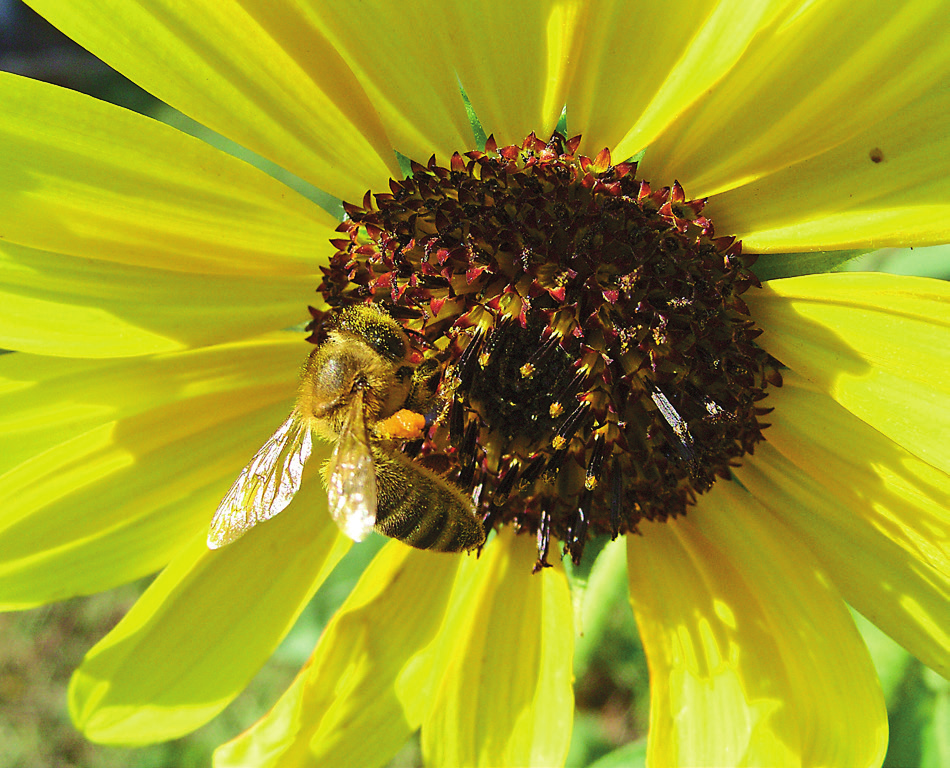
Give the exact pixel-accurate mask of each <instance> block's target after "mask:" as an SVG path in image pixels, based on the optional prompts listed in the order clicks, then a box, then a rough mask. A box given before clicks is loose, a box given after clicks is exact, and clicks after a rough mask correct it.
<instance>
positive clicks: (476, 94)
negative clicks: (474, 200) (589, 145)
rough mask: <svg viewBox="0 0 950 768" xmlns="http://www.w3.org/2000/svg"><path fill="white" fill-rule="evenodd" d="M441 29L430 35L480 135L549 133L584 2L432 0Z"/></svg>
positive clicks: (506, 138) (510, 138)
mask: <svg viewBox="0 0 950 768" xmlns="http://www.w3.org/2000/svg"><path fill="white" fill-rule="evenodd" d="M432 7H433V10H434V15H433V19H432V21H433V23H434V24H435V26H436V29H439V30H440V31H442V32H444V34H440V35H435V36H433V37H432V38H430V39H429V42H430V43H431V44H432V46H433V51H434V55H437V56H439V58H440V59H441V60H442V61H446V62H449V64H450V66H452V67H454V71H455V73H456V75H457V76H458V79H459V82H460V83H461V85H462V88H464V89H465V93H466V94H467V95H468V97H469V99H470V100H471V102H472V107H473V108H474V109H475V114H476V115H478V119H479V121H480V122H481V124H482V127H483V128H484V129H485V133H486V134H494V136H495V138H496V139H497V140H498V145H499V146H504V145H505V144H515V143H517V144H520V143H521V141H522V140H523V139H524V137H525V136H527V135H528V133H529V132H531V131H535V132H536V133H537V135H538V136H541V137H545V138H547V137H548V136H550V135H551V133H552V131H553V130H554V128H555V126H556V125H557V121H558V118H559V117H560V115H561V110H562V109H563V107H564V100H565V94H564V88H565V85H566V81H565V77H566V75H567V71H568V70H569V67H570V63H571V62H570V59H569V57H568V51H569V48H570V45H571V40H572V38H573V35H574V34H575V31H576V18H577V16H578V14H580V13H581V12H582V10H581V9H582V5H581V4H579V3H575V2H567V3H550V2H546V1H545V0H522V1H521V2H517V3H510V2H506V0H479V2H472V3H433V4H432Z"/></svg>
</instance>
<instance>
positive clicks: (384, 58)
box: [308, 0, 475, 162]
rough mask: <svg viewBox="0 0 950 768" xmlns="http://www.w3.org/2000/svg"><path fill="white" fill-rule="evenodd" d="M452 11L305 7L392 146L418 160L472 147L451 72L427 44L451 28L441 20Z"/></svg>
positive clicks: (418, 5)
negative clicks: (342, 61)
mask: <svg viewBox="0 0 950 768" xmlns="http://www.w3.org/2000/svg"><path fill="white" fill-rule="evenodd" d="M443 6H447V7H445V8H444V9H443ZM453 8H454V6H453V5H452V4H445V3H441V2H431V1H430V2H413V3H393V2H390V0H367V2H363V3H361V4H360V5H359V7H358V8H357V7H355V6H354V5H353V3H352V2H351V0H327V1H325V2H320V3H314V4H313V5H312V7H311V8H310V9H308V10H309V12H310V14H311V15H312V21H313V23H314V24H315V25H316V26H317V27H318V28H319V30H320V32H321V34H323V35H324V36H326V38H327V40H329V41H330V43H331V44H332V46H333V47H334V48H335V49H336V50H337V51H339V52H340V56H341V57H342V58H343V59H344V60H345V61H346V64H347V66H348V67H349V68H350V69H351V70H352V72H353V74H354V75H355V76H356V78H357V79H358V80H359V83H360V86H361V87H362V89H363V90H364V91H365V93H366V95H367V97H368V98H369V101H370V102H371V103H372V105H373V108H374V109H375V110H376V112H377V113H378V114H379V116H380V120H381V121H382V124H383V125H384V126H385V129H386V132H387V134H388V135H389V137H390V140H391V142H392V145H393V147H394V148H395V149H397V150H398V151H399V152H400V153H401V154H403V155H405V156H406V157H411V158H413V159H415V160H418V161H420V162H425V161H426V160H428V158H429V157H430V156H431V155H432V154H433V153H437V154H438V155H440V160H441V161H443V162H447V161H448V159H449V157H451V154H452V152H455V151H459V152H464V151H466V150H469V149H474V148H475V146H474V136H473V133H472V125H471V122H470V121H469V118H468V115H467V114H466V111H465V105H464V102H463V101H462V94H461V91H460V90H459V81H458V77H457V75H456V72H455V69H454V68H453V67H452V66H451V64H450V63H449V60H446V59H445V58H443V57H442V56H439V55H438V53H437V52H436V50H434V49H433V46H432V37H433V36H436V35H438V36H442V35H445V34H446V33H449V34H451V32H450V30H451V29H453V28H456V29H458V27H456V26H455V22H453V21H448V22H445V21H443V20H442V14H443V13H445V14H451V13H452V10H453ZM368 22H369V23H368ZM380 30H386V33H385V34H383V35H381V34H380V33H379V32H380ZM461 34H463V35H465V34H467V31H464V32H461ZM421 40H425V43H423V44H421ZM450 50H451V49H450Z"/></svg>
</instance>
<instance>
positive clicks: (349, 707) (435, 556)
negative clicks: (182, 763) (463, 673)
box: [214, 542, 461, 768]
mask: <svg viewBox="0 0 950 768" xmlns="http://www.w3.org/2000/svg"><path fill="white" fill-rule="evenodd" d="M460 562H461V561H460V559H459V558H458V557H452V556H449V555H445V554H442V553H430V552H421V551H419V550H415V549H411V548H410V547H407V546H406V545H405V544H402V543H398V542H393V543H391V544H389V545H388V546H387V547H386V548H384V549H383V550H382V551H381V552H380V553H379V555H377V556H376V558H375V559H374V560H373V562H372V563H371V564H370V566H369V567H368V568H367V569H366V571H365V572H364V574H363V576H362V578H361V579H360V581H359V583H358V584H357V585H356V587H355V588H354V590H353V592H351V593H350V596H349V597H348V598H347V601H346V603H344V605H343V606H342V607H341V608H340V610H339V611H337V613H336V614H335V615H334V617H333V620H332V621H331V622H330V624H329V625H328V626H327V628H326V629H325V630H324V633H323V636H322V637H321V638H320V643H319V645H318V646H317V649H316V651H315V652H314V655H313V657H312V658H311V659H310V661H309V662H308V665H307V667H306V668H305V669H304V670H303V672H301V674H300V676H299V677H298V678H297V680H296V681H295V682H294V684H293V685H292V686H291V688H289V689H288V690H287V691H286V692H285V693H284V695H283V696H282V697H281V699H280V701H278V702H277V704H276V706H275V707H274V709H273V710H271V712H270V713H268V715H267V716H266V717H264V718H263V719H262V720H260V721H259V722H258V723H257V724H255V725H254V727H253V728H251V729H250V730H248V731H246V732H245V733H243V734H242V735H241V736H239V737H238V738H237V739H235V740H234V741H231V742H229V743H228V744H225V745H224V746H222V747H220V748H218V750H217V751H216V752H215V756H214V765H215V766H216V768H225V766H233V767H234V768H243V766H249V765H254V766H257V768H266V766H274V767H275V768H276V766H285V765H300V764H306V763H315V764H320V765H341V766H342V765H345V766H347V767H348V768H370V767H371V766H379V765H383V764H385V763H386V762H387V761H388V760H389V759H390V758H391V757H392V755H393V754H395V753H396V751H397V750H398V749H399V747H401V746H402V744H403V743H404V742H405V741H406V739H407V738H408V737H409V736H410V735H411V734H412V732H413V731H415V730H416V729H417V728H418V727H419V724H420V717H419V714H418V711H419V710H420V709H421V708H422V709H424V708H427V706H430V705H431V702H432V690H431V686H419V685H409V686H406V685H401V684H400V682H399V681H400V679H401V678H402V677H404V676H406V675H412V672H413V669H414V668H418V667H420V666H421V667H422V668H423V669H424V671H425V672H426V673H428V672H431V671H432V669H431V659H430V656H431V653H423V651H424V649H425V648H426V646H427V645H428V644H429V643H430V641H432V639H433V637H434V636H435V635H436V633H437V632H438V631H439V629H440V627H441V625H442V620H443V618H444V616H445V611H446V607H447V605H448V601H449V597H450V595H451V594H452V587H453V584H454V582H455V575H456V571H457V570H458V567H459V565H460ZM440 677H441V676H440V675H437V676H436V677H435V679H436V680H438V679H440ZM400 692H401V693H400ZM403 697H408V698H410V699H413V702H412V703H411V704H410V705H409V706H408V711H407V705H405V704H403V702H402V701H401V698H403ZM420 705H421V706H420ZM410 712H416V713H417V714H416V715H415V716H413V715H411V714H410Z"/></svg>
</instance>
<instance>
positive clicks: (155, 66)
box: [32, 0, 398, 201]
mask: <svg viewBox="0 0 950 768" xmlns="http://www.w3.org/2000/svg"><path fill="white" fill-rule="evenodd" d="M32 6H33V8H34V9H35V10H36V11H38V12H39V13H40V14H41V15H42V16H44V17H45V18H47V19H49V20H50V21H51V22H52V23H53V24H54V25H55V26H56V27H57V28H58V29H60V30H62V31H63V32H64V33H66V35H68V36H69V37H71V38H72V39H73V40H75V41H76V42H78V43H79V44H80V45H81V46H83V47H84V48H86V49H88V50H90V51H92V52H93V53H94V54H95V55H96V56H98V57H99V58H101V59H102V60H103V61H105V62H106V63H107V64H109V65H110V66H112V67H114V68H115V69H117V70H119V71H120V72H121V73H122V74H124V75H125V76H127V77H128V78H129V79H130V80H132V81H133V82H135V83H137V84H138V85H140V86H141V87H142V88H144V89H145V90H146V91H148V92H149V93H152V94H154V95H155V96H157V97H158V98H159V99H161V100H162V101H164V102H165V103H166V104H169V105H171V106H173V107H175V108H176V109H178V110H180V111H181V112H184V113H185V114H186V115H188V116H189V117H192V118H194V119H195V120H197V121H198V122H199V123H202V124H203V125H206V126H208V127H209V128H212V129H214V130H215V131H217V132H218V133H220V134H221V135H222V136H227V137H228V138H230V139H233V140H234V141H236V142H237V143H238V144H241V145H242V146H244V147H247V148H248V149H251V150H253V151H254V152H256V153H257V154H259V155H261V156H263V157H266V158H268V159H270V160H273V161H274V162H276V163H277V164H278V165H280V166H282V167H283V168H286V169H287V170H289V171H292V172H293V173H295V174H296V175H297V176H299V177H301V178H303V179H305V180H307V181H309V182H310V183H311V184H313V185H315V186H317V187H319V188H320V189H323V190H325V191H327V192H329V193H331V194H332V195H335V196H336V197H340V198H344V199H349V200H357V201H358V200H360V199H361V198H362V196H363V193H364V192H365V191H366V189H367V188H369V187H372V188H375V189H380V188H383V187H384V186H385V184H386V182H387V181H388V179H389V177H390V176H391V175H392V174H394V173H397V172H398V165H397V163H396V158H395V156H394V154H393V152H392V149H391V147H390V144H389V141H388V139H387V137H386V133H385V130H384V128H383V126H382V124H381V123H380V120H379V116H378V115H377V114H376V112H375V110H374V109H373V105H372V104H371V103H370V101H369V99H368V98H367V96H366V94H365V93H364V92H363V90H362V89H361V88H360V86H359V83H358V82H357V80H356V78H355V77H354V75H353V73H352V72H351V71H350V69H349V67H348V66H347V64H346V62H345V60H344V59H343V58H342V57H341V56H340V54H338V53H337V52H336V51H335V50H334V49H333V46H332V45H331V41H329V40H328V39H327V38H326V37H324V35H323V34H322V33H321V31H320V28H319V25H318V24H317V23H315V21H314V20H313V18H312V16H311V14H310V12H309V10H308V9H307V8H306V6H305V5H300V4H292V3H272V2H269V1H268V0H250V1H248V2H242V3H237V2H222V0H192V1H191V2H189V3H188V4H187V5H182V4H180V3H178V2H174V0H140V1H138V2H129V1H128V0H102V1H99V0H96V2H93V1H92V0H76V1H75V2H74V1H73V0H70V2H62V0H35V1H34V2H33V3H32Z"/></svg>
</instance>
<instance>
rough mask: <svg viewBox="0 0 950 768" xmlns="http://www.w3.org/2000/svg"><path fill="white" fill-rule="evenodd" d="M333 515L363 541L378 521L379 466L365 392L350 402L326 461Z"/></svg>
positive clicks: (344, 527) (348, 533)
mask: <svg viewBox="0 0 950 768" xmlns="http://www.w3.org/2000/svg"><path fill="white" fill-rule="evenodd" d="M327 497H328V498H329V501H330V515H331V516H332V517H333V519H334V521H335V522H336V524H337V525H338V526H340V529H341V530H342V531H343V532H344V533H345V534H346V535H347V536H349V537H350V538H351V539H353V541H362V540H363V539H365V538H366V537H367V536H368V535H369V532H370V531H372V530H373V524H374V523H375V522H376V470H375V469H374V468H373V454H372V452H371V451H370V447H369V437H368V435H367V432H366V424H365V423H364V421H363V395H362V394H361V393H357V394H356V396H355V397H354V398H353V400H352V402H351V403H350V405H349V411H348V412H347V415H346V420H345V421H344V422H343V429H342V431H341V432H340V439H339V440H338V441H337V443H336V447H334V449H333V454H332V455H331V456H330V461H329V463H328V464H327Z"/></svg>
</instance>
